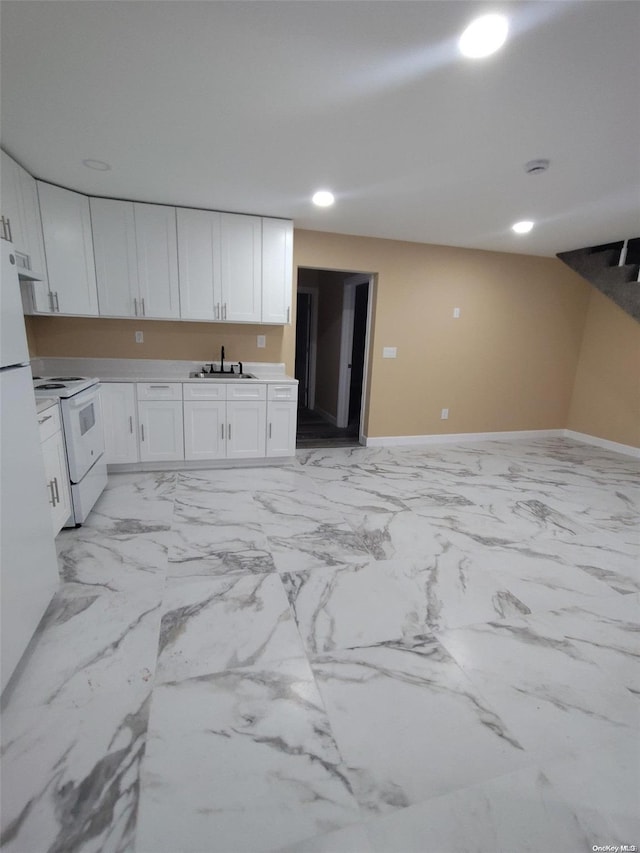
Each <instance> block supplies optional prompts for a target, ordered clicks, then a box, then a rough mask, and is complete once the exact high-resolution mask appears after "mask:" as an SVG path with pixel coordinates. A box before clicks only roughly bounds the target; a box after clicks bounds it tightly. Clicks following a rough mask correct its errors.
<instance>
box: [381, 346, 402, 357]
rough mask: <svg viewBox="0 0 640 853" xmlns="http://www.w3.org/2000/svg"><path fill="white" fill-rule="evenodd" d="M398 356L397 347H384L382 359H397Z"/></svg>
mask: <svg viewBox="0 0 640 853" xmlns="http://www.w3.org/2000/svg"><path fill="white" fill-rule="evenodd" d="M397 355H398V348H397V347H382V357H383V358H396V356H397Z"/></svg>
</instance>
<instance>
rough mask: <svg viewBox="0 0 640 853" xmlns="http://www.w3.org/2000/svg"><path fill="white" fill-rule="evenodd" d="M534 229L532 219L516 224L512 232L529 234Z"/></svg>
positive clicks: (512, 227)
mask: <svg viewBox="0 0 640 853" xmlns="http://www.w3.org/2000/svg"><path fill="white" fill-rule="evenodd" d="M532 228H533V222H531V220H530V219H523V220H522V222H516V223H515V225H512V226H511V230H512V231H515V232H516V234H528V233H529V231H531V229H532Z"/></svg>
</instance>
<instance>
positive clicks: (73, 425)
mask: <svg viewBox="0 0 640 853" xmlns="http://www.w3.org/2000/svg"><path fill="white" fill-rule="evenodd" d="M60 402H61V404H62V422H63V424H64V440H65V444H66V447H67V460H68V462H69V479H70V480H71V482H72V483H79V482H80V481H81V480H82V478H83V477H84V476H85V474H86V473H87V471H89V469H90V468H92V467H93V465H95V463H96V462H97V461H98V459H100V457H101V456H102V454H103V453H104V433H103V428H102V409H101V408H100V386H99V385H92V386H91V388H87V389H86V391H81V392H80V394H76V395H75V397H67V398H64V399H62V400H61V401H60Z"/></svg>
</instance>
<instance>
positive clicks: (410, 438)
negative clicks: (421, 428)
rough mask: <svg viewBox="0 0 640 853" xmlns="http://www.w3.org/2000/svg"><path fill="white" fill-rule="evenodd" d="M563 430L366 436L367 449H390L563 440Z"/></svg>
mask: <svg viewBox="0 0 640 853" xmlns="http://www.w3.org/2000/svg"><path fill="white" fill-rule="evenodd" d="M565 432H566V430H564V429H522V430H515V431H513V432H457V433H448V434H445V435H385V436H379V437H376V438H372V437H369V436H367V437H366V438H365V444H366V446H367V447H391V446H396V447H398V446H400V445H404V446H407V445H416V444H462V443H469V442H472V441H494V440H496V439H497V440H504V439H507V440H510V439H513V438H563V437H564V435H565Z"/></svg>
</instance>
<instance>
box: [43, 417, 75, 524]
mask: <svg viewBox="0 0 640 853" xmlns="http://www.w3.org/2000/svg"><path fill="white" fill-rule="evenodd" d="M38 423H39V425H40V441H41V446H42V457H43V459H44V471H45V477H46V488H47V499H48V501H49V506H50V507H51V525H52V527H53V535H54V536H57V535H58V533H60V531H61V530H62V528H63V527H64V524H65V522H66V520H67V519H68V518H69V516H70V515H71V490H70V486H69V475H68V474H67V457H66V453H65V449H64V438H63V437H62V422H61V420H60V407H59V406H58V405H55V406H51V407H50V408H49V409H45V410H44V411H43V412H41V413H40V415H39V416H38Z"/></svg>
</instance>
